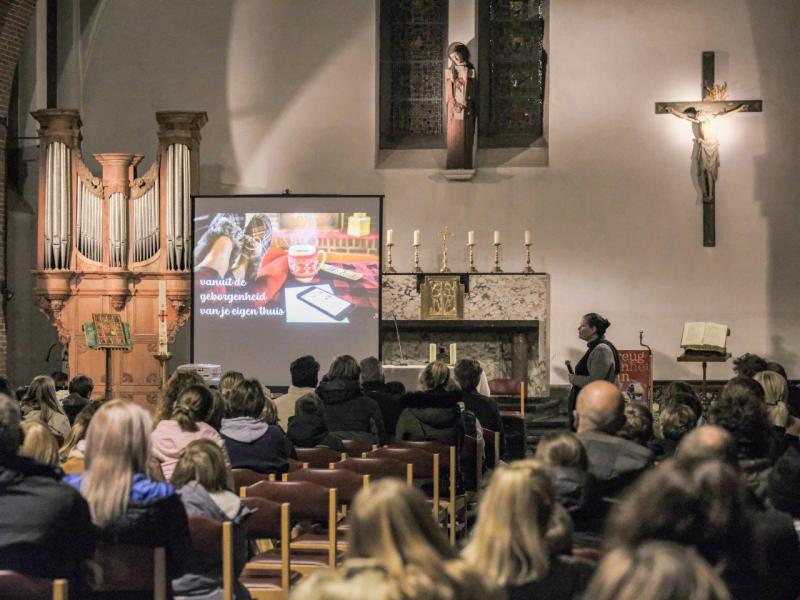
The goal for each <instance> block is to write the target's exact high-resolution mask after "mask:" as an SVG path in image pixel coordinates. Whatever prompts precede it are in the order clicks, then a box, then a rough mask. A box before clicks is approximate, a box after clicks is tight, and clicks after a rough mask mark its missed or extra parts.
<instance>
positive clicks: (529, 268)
mask: <svg viewBox="0 0 800 600" xmlns="http://www.w3.org/2000/svg"><path fill="white" fill-rule="evenodd" d="M522 272H523V273H535V272H536V271H534V270H533V267H532V266H531V243H530V242H525V268H524V269H522Z"/></svg>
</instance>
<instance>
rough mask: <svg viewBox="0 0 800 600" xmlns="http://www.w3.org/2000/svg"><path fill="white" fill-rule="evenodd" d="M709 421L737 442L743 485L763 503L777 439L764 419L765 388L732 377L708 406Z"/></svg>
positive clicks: (749, 381)
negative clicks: (725, 431)
mask: <svg viewBox="0 0 800 600" xmlns="http://www.w3.org/2000/svg"><path fill="white" fill-rule="evenodd" d="M708 420H709V422H710V423H711V424H712V425H718V426H720V427H722V428H724V429H727V430H728V431H729V432H730V433H731V434H732V435H733V437H734V438H735V439H736V443H737V446H738V450H739V467H740V468H741V470H742V476H743V477H744V480H745V483H746V484H747V487H748V488H749V489H750V491H751V492H752V493H753V495H754V496H755V497H756V498H757V499H758V500H759V501H761V502H762V503H763V502H765V501H766V497H767V474H768V473H769V469H770V468H771V467H772V463H773V462H774V459H775V457H776V456H775V455H776V453H777V448H778V447H779V440H778V439H777V436H776V435H775V433H774V430H773V429H772V427H771V426H770V423H769V420H768V418H767V411H766V409H765V406H764V388H762V387H761V386H760V385H759V384H758V383H757V382H756V381H754V380H752V379H748V378H745V377H734V378H733V379H731V380H730V381H729V382H728V383H727V384H725V387H724V388H722V393H721V394H720V395H719V398H718V399H717V401H716V402H714V403H713V404H712V405H711V406H710V407H709V410H708Z"/></svg>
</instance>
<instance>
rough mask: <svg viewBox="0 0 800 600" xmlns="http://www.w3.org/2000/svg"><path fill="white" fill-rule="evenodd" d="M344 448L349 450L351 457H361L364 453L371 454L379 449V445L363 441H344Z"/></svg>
mask: <svg viewBox="0 0 800 600" xmlns="http://www.w3.org/2000/svg"><path fill="white" fill-rule="evenodd" d="M342 446H344V449H345V450H347V454H348V455H349V456H361V454H362V453H364V452H369V451H370V450H374V449H375V448H377V447H378V446H377V444H372V443H370V442H365V441H363V440H342Z"/></svg>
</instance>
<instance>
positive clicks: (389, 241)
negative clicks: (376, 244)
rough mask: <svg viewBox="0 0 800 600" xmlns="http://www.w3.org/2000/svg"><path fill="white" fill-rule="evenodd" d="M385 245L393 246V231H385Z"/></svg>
mask: <svg viewBox="0 0 800 600" xmlns="http://www.w3.org/2000/svg"><path fill="white" fill-rule="evenodd" d="M386 243H387V244H394V229H387V230H386Z"/></svg>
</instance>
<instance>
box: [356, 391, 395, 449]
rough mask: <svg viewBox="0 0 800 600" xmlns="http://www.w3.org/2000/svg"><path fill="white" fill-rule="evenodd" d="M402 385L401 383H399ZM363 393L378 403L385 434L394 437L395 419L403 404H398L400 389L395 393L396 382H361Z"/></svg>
mask: <svg viewBox="0 0 800 600" xmlns="http://www.w3.org/2000/svg"><path fill="white" fill-rule="evenodd" d="M400 385H401V386H402V384H400ZM363 389H364V393H365V394H366V395H367V396H369V397H370V398H372V399H373V400H375V402H377V403H378V407H379V408H380V409H381V416H382V417H383V425H384V427H385V428H386V435H387V436H388V437H390V438H392V439H394V432H395V429H397V420H398V419H399V418H400V413H401V412H403V405H402V404H400V396H401V395H402V394H403V392H402V391H401V392H400V393H397V391H396V389H397V384H396V383H395V384H390V383H383V382H382V381H367V382H365V383H364V384H363Z"/></svg>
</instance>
